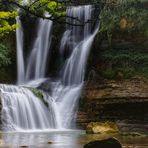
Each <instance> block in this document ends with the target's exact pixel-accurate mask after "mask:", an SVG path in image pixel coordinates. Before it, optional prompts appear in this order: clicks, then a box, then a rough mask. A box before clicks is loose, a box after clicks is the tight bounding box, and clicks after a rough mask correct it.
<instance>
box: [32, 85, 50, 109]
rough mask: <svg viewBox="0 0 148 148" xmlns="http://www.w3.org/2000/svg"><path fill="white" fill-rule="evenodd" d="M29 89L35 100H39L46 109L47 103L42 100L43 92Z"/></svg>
mask: <svg viewBox="0 0 148 148" xmlns="http://www.w3.org/2000/svg"><path fill="white" fill-rule="evenodd" d="M29 89H30V90H31V92H32V93H33V94H34V95H35V96H36V97H37V98H39V99H40V100H41V101H42V102H43V103H44V104H45V105H46V106H47V107H48V103H47V102H46V101H45V100H44V95H43V91H41V90H39V89H36V88H29Z"/></svg>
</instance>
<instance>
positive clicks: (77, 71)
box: [52, 5, 99, 128]
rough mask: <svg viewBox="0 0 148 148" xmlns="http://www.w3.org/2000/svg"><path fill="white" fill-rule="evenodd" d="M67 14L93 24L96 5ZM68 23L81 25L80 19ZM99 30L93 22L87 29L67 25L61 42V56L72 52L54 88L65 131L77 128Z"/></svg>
mask: <svg viewBox="0 0 148 148" xmlns="http://www.w3.org/2000/svg"><path fill="white" fill-rule="evenodd" d="M67 15H68V16H71V17H75V18H78V19H79V20H81V21H82V22H89V20H91V18H92V15H93V6H90V5H88V6H77V7H69V8H68V10H67ZM68 21H69V22H70V23H73V24H76V25H77V24H80V23H78V22H77V20H71V19H68ZM98 28H99V27H98V25H97V24H96V27H95V28H94V29H93V28H92V24H91V23H87V24H86V25H85V26H84V27H82V26H69V25H67V28H66V31H65V33H64V35H63V38H62V39H61V48H60V52H61V54H62V55H63V54H64V49H66V48H68V49H70V50H71V55H70V57H69V58H68V59H67V61H66V62H65V65H64V67H63V68H62V74H61V77H60V78H59V81H57V82H54V85H53V86H52V88H53V90H52V92H53V93H52V97H53V98H54V99H55V100H56V102H57V104H58V112H59V113H60V116H59V117H60V120H61V122H60V123H61V124H60V127H62V128H72V127H73V126H74V125H73V123H74V120H75V116H76V110H77V105H78V99H79V97H80V95H81V90H82V88H83V81H84V75H85V68H86V63H87V58H88V54H89V51H90V48H91V45H92V42H93V39H94V37H95V35H96V34H97V32H98ZM60 127H59V128H60Z"/></svg>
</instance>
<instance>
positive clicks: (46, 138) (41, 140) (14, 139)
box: [0, 130, 148, 148]
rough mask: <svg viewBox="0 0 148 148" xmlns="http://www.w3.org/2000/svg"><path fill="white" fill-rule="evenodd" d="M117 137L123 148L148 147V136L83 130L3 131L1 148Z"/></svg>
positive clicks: (79, 144) (63, 145)
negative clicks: (86, 131) (102, 133)
mask: <svg viewBox="0 0 148 148" xmlns="http://www.w3.org/2000/svg"><path fill="white" fill-rule="evenodd" d="M108 137H116V138H117V139H118V140H119V141H120V142H121V143H122V145H123V148H148V136H142V137H132V136H120V135H117V134H114V135H100V134H99V135H98V134H96V135H92V134H86V133H85V131H82V130H75V131H74V130H67V131H64V130H63V131H32V132H31V131H28V132H23V131H22V132H8V133H4V132H2V133H1V134H0V147H1V148H5V147H8V148H18V147H25V146H27V147H29V148H83V145H84V144H86V143H88V142H89V141H93V140H99V139H105V138H108Z"/></svg>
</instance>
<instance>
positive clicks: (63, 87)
mask: <svg viewBox="0 0 148 148" xmlns="http://www.w3.org/2000/svg"><path fill="white" fill-rule="evenodd" d="M93 10H94V8H93V6H90V5H88V6H77V7H69V8H68V9H67V15H68V16H71V17H72V18H74V17H75V18H77V19H78V20H81V23H84V22H89V20H91V18H92V15H93ZM77 19H69V18H68V20H67V21H68V22H69V23H71V24H75V25H76V26H70V25H67V27H66V31H65V33H64V35H63V37H62V39H61V47H60V53H61V56H62V58H63V59H64V57H63V55H64V53H65V52H67V50H68V52H69V53H70V55H69V57H68V58H67V60H66V62H65V64H64V66H63V68H62V69H61V71H60V74H61V75H60V77H59V78H58V80H57V81H52V82H51V89H52V90H51V96H49V95H48V94H44V99H45V101H46V102H47V103H48V107H47V106H46V105H45V104H44V103H43V102H42V101H41V100H40V98H37V97H36V96H35V95H34V94H33V93H32V92H31V91H30V90H29V89H27V88H22V87H15V86H6V85H1V86H0V89H1V96H2V97H1V98H2V103H3V109H2V117H3V119H5V120H3V124H4V128H5V129H7V130H11V129H15V130H17V129H47V128H48V129H50V128H56V129H63V128H64V129H68V128H72V127H73V126H74V124H73V123H75V122H74V120H75V117H76V111H77V105H78V98H79V97H80V94H81V90H82V88H83V82H84V75H85V68H86V63H87V58H88V54H89V51H90V48H91V45H92V42H93V39H94V37H95V35H96V34H97V32H98V24H96V26H95V27H94V28H93V25H92V24H91V23H86V24H85V25H84V26H79V25H78V24H79V23H80V22H79V21H78V20H77ZM17 22H18V23H21V21H20V19H19V18H17ZM51 28H52V22H50V21H47V20H42V19H39V24H38V33H37V36H38V37H37V38H36V40H35V42H34V45H33V49H32V50H31V52H30V55H29V57H28V62H27V63H25V62H24V60H23V59H24V57H23V31H22V28H18V29H17V47H18V49H17V50H18V59H17V60H18V84H22V83H26V82H28V81H29V80H30V79H34V80H35V81H31V82H30V81H29V83H27V84H29V85H30V86H35V85H36V86H38V82H39V81H38V80H37V79H38V78H44V76H45V70H46V61H47V55H48V50H49V46H50V37H51ZM39 83H40V82H39ZM34 84H35V85H34Z"/></svg>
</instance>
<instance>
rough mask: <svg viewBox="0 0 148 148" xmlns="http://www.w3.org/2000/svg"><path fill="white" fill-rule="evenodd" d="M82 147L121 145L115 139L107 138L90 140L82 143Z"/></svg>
mask: <svg viewBox="0 0 148 148" xmlns="http://www.w3.org/2000/svg"><path fill="white" fill-rule="evenodd" d="M83 148H122V145H121V144H120V142H119V141H118V140H117V139H115V138H109V139H105V140H97V141H92V142H90V143H88V144H86V145H84V147H83Z"/></svg>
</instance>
